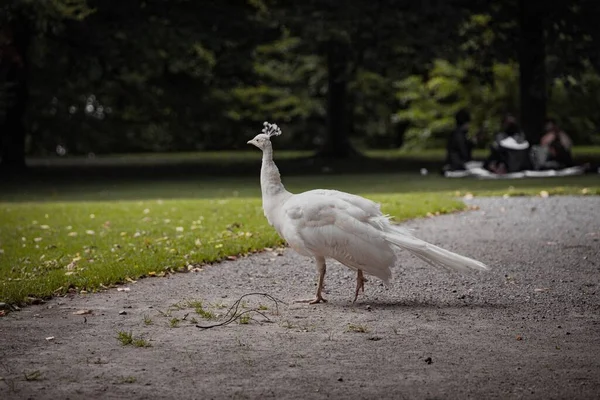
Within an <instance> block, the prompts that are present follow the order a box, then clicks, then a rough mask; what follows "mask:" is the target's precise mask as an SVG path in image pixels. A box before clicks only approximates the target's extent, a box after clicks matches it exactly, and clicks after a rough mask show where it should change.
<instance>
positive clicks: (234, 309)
mask: <svg viewBox="0 0 600 400" xmlns="http://www.w3.org/2000/svg"><path fill="white" fill-rule="evenodd" d="M248 296H263V297H266V298H267V299H269V300H271V301H272V302H273V303H275V313H276V314H279V304H280V303H281V304H286V303H284V302H283V301H281V300H279V299H276V298H275V297H273V296H271V295H270V294H267V293H247V294H245V295H243V296H242V297H240V298H239V299H237V300H236V301H235V302H234V303H233V305H232V306H231V307H229V310H227V312H226V313H225V317H227V316H229V318H227V319H226V320H225V321H223V322H221V323H218V324H214V325H196V328H200V329H210V328H216V327H218V326H225V325H229V324H231V323H232V322H235V321H237V320H239V319H240V317H242V316H243V315H247V314H250V313H256V314H260V315H261V316H262V317H263V318H265V320H264V321H263V322H272V321H271V320H270V319H269V317H267V316H266V315H265V313H264V312H262V311H261V310H260V309H258V308H252V309H250V310H245V311H242V312H239V313H238V309H239V307H240V305H241V303H242V300H243V299H244V298H245V297H248Z"/></svg>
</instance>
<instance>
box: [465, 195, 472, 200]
mask: <svg viewBox="0 0 600 400" xmlns="http://www.w3.org/2000/svg"><path fill="white" fill-rule="evenodd" d="M464 199H465V200H472V199H473V193H467V194H465V197H464Z"/></svg>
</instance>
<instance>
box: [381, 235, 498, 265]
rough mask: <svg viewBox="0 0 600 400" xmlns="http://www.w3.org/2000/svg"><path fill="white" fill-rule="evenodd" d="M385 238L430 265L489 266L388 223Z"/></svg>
mask: <svg viewBox="0 0 600 400" xmlns="http://www.w3.org/2000/svg"><path fill="white" fill-rule="evenodd" d="M384 232H385V239H386V240H387V241H388V242H390V243H392V244H394V245H396V246H398V247H400V248H403V249H406V250H408V251H410V252H411V253H413V254H414V255H415V256H417V257H419V258H420V259H421V260H423V261H425V262H427V263H428V264H430V265H433V266H438V267H444V268H447V269H450V270H453V271H459V272H468V271H472V270H479V271H487V270H488V269H489V268H488V267H487V266H486V265H485V264H484V263H482V262H479V261H476V260H473V259H472V258H469V257H465V256H461V255H460V254H456V253H453V252H451V251H448V250H445V249H442V248H441V247H438V246H436V245H433V244H431V243H427V242H426V241H424V240H421V239H418V238H416V237H414V236H412V235H411V234H410V233H409V232H408V231H407V230H405V229H403V228H400V227H395V226H392V225H391V224H388V225H387V226H386V227H385V229H384Z"/></svg>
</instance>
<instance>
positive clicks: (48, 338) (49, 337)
mask: <svg viewBox="0 0 600 400" xmlns="http://www.w3.org/2000/svg"><path fill="white" fill-rule="evenodd" d="M46 340H48V341H50V340H54V336H48V337H47V338H46Z"/></svg>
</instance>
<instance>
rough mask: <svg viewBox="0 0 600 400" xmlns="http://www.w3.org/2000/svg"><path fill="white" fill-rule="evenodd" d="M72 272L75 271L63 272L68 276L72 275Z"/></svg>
mask: <svg viewBox="0 0 600 400" xmlns="http://www.w3.org/2000/svg"><path fill="white" fill-rule="evenodd" d="M74 273H75V271H68V272H65V275H66V276H69V275H73V274H74Z"/></svg>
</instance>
